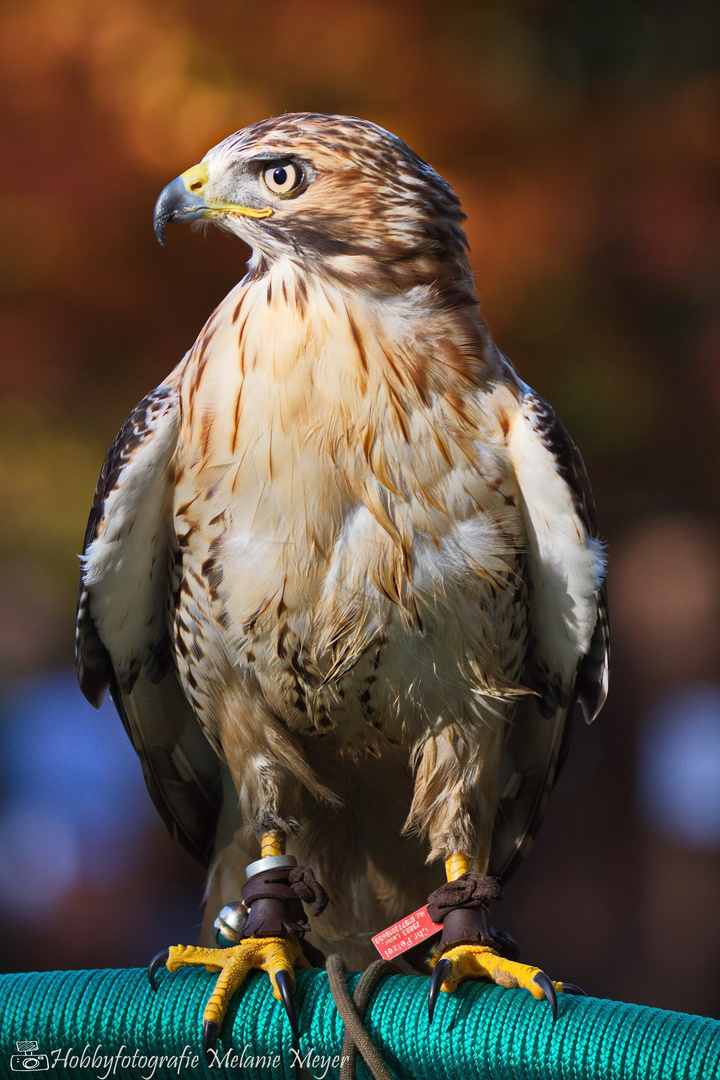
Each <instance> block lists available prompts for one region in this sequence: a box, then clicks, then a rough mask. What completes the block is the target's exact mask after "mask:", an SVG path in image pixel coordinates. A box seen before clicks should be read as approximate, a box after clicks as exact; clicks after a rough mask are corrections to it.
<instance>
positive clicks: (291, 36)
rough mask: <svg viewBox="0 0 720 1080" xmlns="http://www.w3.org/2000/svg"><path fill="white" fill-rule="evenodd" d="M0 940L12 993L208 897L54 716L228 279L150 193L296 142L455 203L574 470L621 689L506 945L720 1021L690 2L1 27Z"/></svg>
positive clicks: (152, 935)
mask: <svg viewBox="0 0 720 1080" xmlns="http://www.w3.org/2000/svg"><path fill="white" fill-rule="evenodd" d="M0 100H1V104H0V108H1V115H2V124H1V126H0V152H1V155H2V160H3V162H4V172H5V181H4V184H5V188H4V190H5V195H4V196H3V198H2V199H1V200H0V243H1V244H2V260H1V261H0V288H1V290H2V307H1V309H0V380H1V386H0V508H1V514H0V517H1V520H2V524H1V525H0V673H1V677H2V682H1V684H0V721H1V722H0V754H1V755H2V756H1V758H0V929H2V931H4V934H3V936H4V937H6V938H7V941H8V944H7V946H6V947H5V948H4V951H3V954H2V958H1V959H0V964H1V965H2V966H3V967H4V968H5V969H7V970H12V969H16V970H32V969H40V968H56V967H68V968H72V967H84V966H87V967H102V966H132V965H136V964H141V963H144V962H145V961H146V960H147V959H148V957H149V956H150V955H151V954H152V953H153V952H155V951H157V950H158V949H160V948H162V947H164V946H165V945H166V944H167V943H169V942H171V941H178V940H181V939H182V938H183V936H184V937H185V939H188V940H192V936H193V935H195V934H196V926H197V925H198V924H199V921H200V905H201V901H202V889H203V874H202V871H201V869H200V868H199V867H196V866H195V865H194V864H193V863H192V861H191V860H190V858H189V857H187V856H185V855H184V854H183V853H182V852H181V851H180V850H179V849H178V848H176V847H174V846H173V844H172V842H171V841H170V838H169V837H168V836H167V835H166V833H165V831H164V827H163V826H162V824H161V822H160V819H159V817H157V815H156V814H155V812H154V809H153V807H152V805H151V803H150V800H149V797H148V796H147V795H146V794H145V793H144V790H143V785H142V780H141V776H140V768H139V764H138V763H137V762H136V760H135V759H134V755H133V752H132V750H131V748H130V745H129V742H128V741H127V739H126V738H125V735H124V733H123V731H122V729H121V726H120V722H119V720H117V719H116V718H115V716H114V714H113V710H112V708H111V707H109V706H108V707H107V708H104V709H103V711H102V712H101V713H100V714H95V713H93V711H92V710H91V709H90V708H89V706H87V705H86V704H85V703H84V701H83V699H82V697H81V696H80V692H79V690H76V688H75V686H74V684H73V678H74V677H73V674H72V664H73V659H72V649H73V621H74V604H75V591H76V587H77V570H78V561H77V553H78V552H79V551H80V548H81V545H82V537H83V532H84V528H85V522H86V518H87V513H88V509H89V505H90V500H91V497H92V492H93V488H94V484H95V480H96V478H97V474H98V472H99V469H100V465H101V462H102V459H103V455H104V452H105V449H106V448H107V445H108V444H109V442H110V440H111V439H112V437H113V435H114V434H115V432H116V430H117V429H118V427H119V426H120V424H121V422H122V420H123V419H124V417H125V416H126V415H127V413H128V412H129V411H130V409H131V408H132V406H133V405H134V404H135V403H136V402H137V401H138V400H139V399H140V398H141V397H142V396H143V395H144V394H145V393H146V392H147V391H148V390H149V389H151V388H152V387H153V386H155V385H156V384H157V383H159V382H160V381H161V379H162V378H163V376H164V375H165V374H166V373H167V372H168V371H169V370H170V369H171V368H172V367H173V366H174V365H175V364H176V363H177V361H178V360H179V359H180V357H181V356H182V355H183V353H184V352H185V350H186V349H187V348H188V347H189V346H190V345H191V344H192V342H193V340H194V337H195V335H196V334H197V332H198V331H199V329H200V327H201V326H202V324H203V322H204V320H205V318H206V317H207V316H208V314H209V313H210V311H211V310H212V308H213V306H214V305H215V304H216V303H217V302H218V301H219V300H220V299H221V298H222V297H223V296H224V294H225V293H226V292H227V291H228V289H229V288H230V287H231V286H232V285H233V284H234V283H235V282H236V281H237V280H238V279H239V277H240V276H241V275H242V272H243V266H244V260H245V258H246V256H247V251H245V250H243V248H242V246H241V245H239V243H238V242H237V241H235V240H232V239H231V238H229V237H227V236H223V235H221V234H220V233H219V232H209V233H207V234H205V235H198V234H197V233H196V232H194V231H192V230H180V229H178V230H175V229H171V230H169V231H168V243H167V247H166V248H165V249H164V250H162V249H160V248H159V247H158V246H157V244H156V242H155V239H154V236H153V232H152V221H151V218H152V208H153V204H154V201H155V199H156V197H157V195H158V193H159V192H160V190H161V189H162V187H163V186H164V185H165V184H166V183H167V182H168V181H169V180H171V179H172V178H173V177H175V176H176V175H177V174H178V173H180V172H181V171H183V170H184V169H186V168H188V167H189V166H190V165H191V164H193V163H195V162H196V161H198V160H200V159H201V158H202V156H203V154H204V153H205V151H206V150H207V149H208V148H209V147H210V146H212V145H213V144H214V143H216V142H218V141H219V140H220V139H222V138H223V137H224V136H226V135H227V134H229V133H230V132H231V131H233V130H236V129H238V128H240V127H243V126H244V125H246V124H247V123H250V122H252V121H254V120H258V119H261V118H263V117H265V116H269V115H272V114H277V113H280V112H284V111H287V110H291V111H293V110H318V111H324V112H344V113H353V114H356V115H359V116H364V117H367V118H368V119H371V120H373V121H375V122H377V123H379V124H381V125H383V126H384V127H387V128H389V129H390V130H392V131H394V132H395V133H396V134H398V135H399V136H401V137H402V138H403V139H405V141H406V142H408V143H409V144H410V145H411V146H412V147H413V148H414V149H415V150H416V151H417V152H418V153H420V154H421V156H423V157H424V158H426V159H427V160H428V161H430V162H431V164H433V165H434V166H435V168H436V169H437V170H438V171H439V172H441V173H442V174H443V175H444V176H445V177H446V178H447V179H448V180H449V181H450V182H451V183H452V184H453V185H454V187H455V188H456V190H457V191H458V193H459V194H460V196H461V198H462V200H463V203H464V206H465V209H466V211H467V214H468V221H467V229H468V234H469V238H470V243H471V246H472V261H473V266H474V269H475V271H476V274H477V284H478V290H479V293H480V295H481V298H482V305H483V309H484V312H485V316H486V319H487V321H488V323H489V325H490V327H491V329H492V331H493V334H494V336H495V338H496V340H497V342H498V344H499V345H500V347H501V348H502V349H503V350H504V351H505V352H506V353H508V355H509V356H510V357H511V359H512V360H513V361H514V363H515V364H516V365H517V366H518V368H519V370H520V372H521V374H522V376H523V378H525V379H526V381H528V382H529V383H531V384H532V385H533V386H535V387H536V388H537V389H538V390H539V391H540V392H541V393H542V394H543V395H544V396H546V397H547V398H549V400H550V401H551V402H552V403H553V404H554V405H555V407H556V408H557V410H558V411H559V413H560V415H561V416H562V418H563V420H564V421H565V423H566V425H567V426H568V428H569V429H570V432H571V434H572V435H573V437H574V438H575V440H576V441H577V442H578V444H579V446H580V448H581V450H582V451H583V454H584V456H585V459H586V463H587V466H588V471H589V473H590V477H591V480H592V483H593V487H594V490H595V494H596V499H597V503H598V511H599V515H600V520H601V523H602V527H603V533H604V537H605V538H606V539H607V541H608V550H609V559H610V599H611V615H612V621H613V629H614V656H613V667H614V670H613V678H612V680H611V694H610V699H609V702H608V705H607V707H606V710H605V711H604V712H603V714H602V716H601V718H600V719H599V720H598V721H597V722H596V724H594V725H593V726H592V727H591V728H589V729H587V728H585V727H584V725H581V724H580V723H578V725H577V728H576V737H575V745H574V747H573V750H572V752H571V755H570V760H569V764H568V766H567V769H566V772H565V774H564V775H563V777H562V779H561V781H560V784H559V787H558V790H557V792H556V794H555V796H554V798H553V800H551V803H550V809H549V811H548V815H547V819H546V822H545V826H544V828H543V830H542V831H541V833H540V838H539V840H538V842H537V844H536V847H535V849H534V850H533V852H532V854H531V856H530V858H529V859H528V860H527V862H526V863H525V865H524V866H523V867H522V868H521V869H520V871H519V872H518V873H517V875H516V877H515V878H514V879H513V881H512V883H511V884H510V886H509V887H508V889H507V892H506V899H505V901H504V903H503V904H502V905H501V906H500V907H499V908H498V910H497V913H496V915H497V922H498V923H499V925H502V926H504V927H506V928H507V929H508V930H509V931H510V933H512V934H513V936H515V937H516V938H517V939H518V941H519V943H520V945H521V948H522V952H523V956H524V958H526V959H527V960H528V961H531V962H532V963H537V964H540V965H542V966H543V967H544V968H545V969H546V970H547V971H548V972H549V973H550V974H551V975H552V976H553V977H555V978H563V977H564V978H568V979H571V980H572V981H574V982H577V983H580V984H581V985H583V986H584V987H585V989H586V990H587V991H588V992H589V993H591V994H594V995H598V996H605V997H617V998H625V999H626V1000H634V1001H638V1002H642V1003H646V1004H657V1005H661V1006H664V1007H667V1008H675V1009H680V1010H685V1011H689V1012H698V1013H703V1014H706V1015H714V1016H720V918H719V917H718V912H719V911H720V667H719V664H718V660H719V658H720V562H719V559H718V554H719V553H718V500H719V497H720V481H719V480H718V466H719V464H720V454H719V449H720V448H719V444H718V437H717V427H718V416H719V414H720V305H719V303H718V301H719V299H720V274H719V273H718V271H720V20H719V19H718V17H717V8H716V5H715V4H713V3H709V2H705V0H686V2H685V3H683V4H676V3H673V2H670V0H657V2H654V3H649V2H644V3H643V2H640V0H635V2H619V0H617V2H616V0H606V2H604V3H602V4H598V3H596V2H594V0H576V2H572V3H554V2H551V0H524V2H523V0H521V2H516V3H512V4H508V3H506V2H499V0H498V2H493V0H491V2H487V3H472V2H468V3H463V2H459V0H446V2H445V3H443V4H442V5H437V4H434V3H430V2H429V0H415V2H411V0H405V2H402V0H383V2H380V0H348V2H346V3H344V4H342V5H339V4H337V3H331V2H329V0H303V3H299V2H292V0H287V2H284V3H276V4H273V5H251V4H249V3H247V2H245V0H214V2H213V3H210V4H204V5H198V4H195V3H190V2H186V0H105V2H100V3H98V0H23V2H22V3H21V2H19V0H15V2H12V0H6V3H5V5H4V7H3V9H2V11H0Z"/></svg>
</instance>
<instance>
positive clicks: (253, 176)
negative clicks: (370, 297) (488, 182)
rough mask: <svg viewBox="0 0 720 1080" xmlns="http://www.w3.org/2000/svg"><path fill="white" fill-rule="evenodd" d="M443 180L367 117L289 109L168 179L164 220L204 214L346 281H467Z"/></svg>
mask: <svg viewBox="0 0 720 1080" xmlns="http://www.w3.org/2000/svg"><path fill="white" fill-rule="evenodd" d="M464 216H465V215H464V214H463V212H462V210H461V208H460V201H459V199H458V198H457V196H456V195H455V193H454V192H453V190H452V188H451V187H450V186H449V184H447V183H446V182H445V181H444V180H443V179H442V177H440V176H438V174H437V173H436V172H435V171H434V169H432V168H431V167H430V166H429V165H428V164H427V163H426V162H424V161H423V160H422V159H421V158H419V157H418V156H417V154H415V153H414V152H413V151H412V150H411V149H410V147H409V146H407V145H406V144H405V143H404V142H402V140H401V139H398V138H397V137H396V136H395V135H392V134H390V132H388V131H385V130H384V129H383V128H381V127H378V126H377V125H376V124H372V123H370V122H369V121H367V120H360V119H358V118H357V117H349V116H327V115H324V114H321V113H290V114H287V115H285V116H281V117H278V118H276V119H270V120H263V121H261V122H260V123H257V124H252V125H251V126H250V127H247V128H244V129H243V130H242V131H238V132H236V133H235V134H234V135H230V136H229V137H228V138H227V139H224V140H223V141H222V142H221V143H219V144H218V145H217V146H216V147H214V148H213V149H212V150H210V151H209V152H208V153H207V154H206V156H205V157H204V158H203V160H202V161H201V162H200V164H198V165H194V166H193V167H192V168H191V169H188V170H187V172H184V173H183V174H182V175H181V176H179V177H177V179H176V180H173V181H172V183H170V184H168V186H167V187H166V188H165V190H164V191H163V192H162V194H161V195H160V198H159V199H158V201H157V204H156V206H155V232H156V235H157V237H158V240H159V241H160V243H163V241H164V237H165V226H166V224H167V222H168V221H193V220H196V219H198V218H205V219H207V218H210V219H213V220H215V221H217V222H218V223H219V224H220V225H222V226H223V227H224V228H226V229H228V230H229V231H231V232H234V233H236V234H237V235H238V236H239V237H240V238H241V239H242V240H244V241H245V243H246V244H248V245H249V246H250V247H251V248H252V249H253V261H252V264H251V268H252V269H254V270H256V271H258V270H259V271H260V272H262V270H263V269H265V268H267V266H268V265H269V264H270V263H272V262H273V261H275V260H276V259H278V258H291V259H293V260H296V261H297V262H298V263H300V264H301V265H302V266H303V267H304V268H305V270H311V269H313V268H317V269H320V270H322V271H323V272H325V273H327V274H329V275H330V276H333V277H335V278H340V279H344V280H350V281H351V282H352V283H353V284H362V283H365V284H368V285H370V284H371V285H372V286H373V287H376V288H378V287H379V288H383V289H387V288H391V289H404V288H408V287H412V286H413V285H418V284H437V285H439V286H440V287H441V289H442V287H443V285H445V286H446V287H448V288H450V287H452V288H454V289H455V290H456V289H457V286H458V283H459V282H460V281H462V282H463V283H464V284H465V286H467V285H468V283H469V285H470V288H471V289H472V282H471V278H470V268H469V264H468V261H467V254H466V253H467V238H466V236H465V232H464V230H463V227H462V221H463V218H464Z"/></svg>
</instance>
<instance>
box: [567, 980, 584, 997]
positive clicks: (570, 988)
mask: <svg viewBox="0 0 720 1080" xmlns="http://www.w3.org/2000/svg"><path fill="white" fill-rule="evenodd" d="M562 988H563V994H577V995H578V997H587V994H586V993H585V991H584V990H583V989H582V987H581V986H576V985H575V983H566V982H564V983H563V984H562Z"/></svg>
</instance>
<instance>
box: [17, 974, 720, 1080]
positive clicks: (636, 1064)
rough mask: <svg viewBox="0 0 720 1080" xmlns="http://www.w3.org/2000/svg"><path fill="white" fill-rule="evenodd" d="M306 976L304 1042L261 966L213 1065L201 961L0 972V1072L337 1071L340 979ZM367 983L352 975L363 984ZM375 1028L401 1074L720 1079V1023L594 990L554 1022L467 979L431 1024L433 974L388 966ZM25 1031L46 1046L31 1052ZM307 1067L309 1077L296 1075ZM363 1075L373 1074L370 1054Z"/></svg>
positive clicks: (301, 1010) (240, 998)
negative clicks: (208, 1058)
mask: <svg viewBox="0 0 720 1080" xmlns="http://www.w3.org/2000/svg"><path fill="white" fill-rule="evenodd" d="M296 978H297V994H296V1001H297V1008H298V1020H299V1026H300V1031H301V1040H300V1047H299V1049H298V1048H295V1049H293V1042H292V1034H291V1032H290V1027H289V1024H288V1021H287V1017H286V1016H285V1013H284V1010H283V1007H282V1005H281V1004H280V1002H278V1001H276V1000H275V999H274V997H273V995H272V990H271V986H270V981H269V979H268V978H267V976H266V975H265V974H264V973H258V974H256V975H251V976H250V977H248V979H247V981H246V983H245V984H244V985H243V987H242V988H241V989H240V990H239V991H238V993H237V995H236V996H235V998H234V999H233V1001H232V1003H231V1005H230V1008H229V1010H228V1015H227V1019H226V1021H225V1025H224V1027H223V1030H222V1034H221V1038H220V1041H219V1043H218V1048H217V1050H218V1063H217V1065H216V1067H214V1068H212V1069H209V1068H207V1066H206V1065H205V1063H204V1061H203V1057H202V1052H201V1049H200V1033H201V1027H202V1023H201V1021H202V1013H203V1008H204V1005H205V1001H206V999H207V996H208V993H209V984H210V983H211V982H212V980H213V979H214V976H212V975H210V974H208V973H207V972H205V971H204V970H203V969H191V968H186V969H183V970H182V971H179V972H177V973H176V974H174V975H172V976H167V977H163V976H160V978H159V980H158V981H159V989H158V991H157V993H153V991H152V990H151V989H150V986H149V985H148V981H147V973H146V971H145V969H134V968H133V969H129V970H119V971H65V972H41V973H30V974H17V975H0V1074H2V1075H7V1074H8V1071H9V1070H10V1068H11V1062H10V1058H11V1056H12V1055H16V1056H15V1059H14V1061H13V1063H12V1064H13V1065H14V1067H15V1069H18V1067H19V1063H21V1062H22V1060H23V1053H29V1052H32V1053H34V1054H35V1056H36V1057H37V1056H39V1055H47V1057H48V1059H49V1066H50V1069H51V1072H50V1073H49V1075H51V1076H53V1077H54V1078H56V1080H60V1078H65V1077H67V1078H68V1080H78V1077H82V1078H83V1080H85V1078H92V1077H97V1078H98V1080H103V1078H104V1077H112V1076H113V1075H115V1076H122V1077H124V1078H130V1080H135V1078H138V1080H140V1078H143V1080H170V1078H174V1080H178V1077H179V1078H181V1080H190V1078H194V1077H205V1078H207V1080H213V1078H215V1080H221V1078H225V1077H228V1078H229V1077H231V1076H232V1077H237V1076H238V1075H240V1076H242V1077H243V1078H246V1080H279V1078H281V1077H282V1078H283V1080H285V1078H287V1080H295V1076H296V1075H305V1076H309V1077H312V1078H313V1080H331V1078H332V1080H337V1077H338V1076H339V1074H340V1065H341V1055H342V1048H343V1037H344V1025H343V1021H342V1019H341V1017H340V1015H339V1014H338V1012H337V1009H336V1008H335V1004H334V1001H333V998H332V995H331V993H330V988H329V985H328V975H327V973H326V972H325V971H320V970H316V969H314V970H312V971H298V972H297V973H296ZM358 979H359V976H358V975H349V976H348V988H349V990H350V991H351V992H352V991H353V990H354V989H355V987H356V985H357V982H358ZM364 1026H365V1028H366V1029H367V1031H368V1033H369V1035H370V1037H371V1039H372V1041H373V1042H374V1043H375V1045H376V1046H377V1048H378V1050H379V1051H380V1053H381V1054H382V1057H383V1058H384V1060H385V1062H386V1063H387V1065H388V1067H389V1069H390V1071H391V1073H392V1074H393V1076H394V1077H396V1078H397V1080H450V1078H453V1080H455V1078H456V1077H458V1076H472V1077H477V1078H478V1080H490V1078H492V1080H518V1078H522V1080H558V1078H565V1077H573V1078H574V1080H601V1078H602V1080H645V1078H647V1080H649V1078H650V1077H652V1078H653V1080H709V1078H710V1077H714V1076H720V1021H718V1020H710V1019H704V1018H702V1017H697V1016H688V1015H686V1014H684V1013H673V1012H665V1011H663V1010H660V1009H651V1008H646V1007H643V1006H640V1005H627V1004H624V1003H622V1002H616V1001H601V1000H598V999H596V998H579V997H561V998H560V1001H559V1010H558V1019H557V1021H556V1023H555V1024H553V1023H552V1022H551V1018H550V1009H549V1008H547V1007H546V1006H545V1004H544V1003H543V1002H538V1001H535V1000H534V999H533V998H532V997H531V996H530V995H529V994H527V993H525V992H523V991H521V990H505V989H503V988H502V987H499V986H492V985H489V984H487V983H477V982H468V983H465V984H463V985H462V986H460V987H459V989H458V990H457V991H456V992H455V993H454V994H441V995H440V997H439V1000H438V1003H437V1007H436V1011H435V1019H434V1021H433V1024H432V1026H429V1025H428V1022H427V979H423V978H412V977H410V976H406V975H389V976H388V977H387V978H385V979H384V980H383V981H382V983H381V984H380V985H379V987H378V989H377V991H376V992H375V993H374V994H373V996H372V999H371V1000H370V1002H369V1004H368V1008H367V1012H366V1013H365V1017H364ZM23 1040H24V1041H26V1042H27V1041H34V1042H36V1043H37V1044H38V1046H37V1050H34V1051H26V1050H22V1048H21V1052H20V1053H19V1051H18V1048H17V1047H16V1043H18V1042H21V1043H22V1041H23ZM18 1054H19V1056H18ZM162 1059H164V1060H162ZM115 1062H117V1064H116V1065H115ZM299 1064H301V1065H302V1066H304V1068H305V1070H306V1071H305V1073H304V1074H303V1073H297V1074H296V1072H295V1066H297V1065H299ZM53 1066H54V1067H53ZM113 1066H114V1068H115V1072H114V1073H113V1071H112V1070H113ZM33 1067H34V1068H35V1069H37V1068H38V1066H37V1065H35V1066H33ZM43 1071H44V1070H43ZM358 1075H359V1076H361V1077H369V1075H370V1074H369V1072H368V1071H367V1069H366V1067H365V1065H364V1063H362V1062H359V1064H358Z"/></svg>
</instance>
